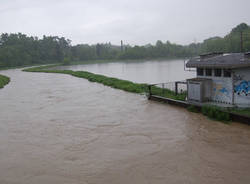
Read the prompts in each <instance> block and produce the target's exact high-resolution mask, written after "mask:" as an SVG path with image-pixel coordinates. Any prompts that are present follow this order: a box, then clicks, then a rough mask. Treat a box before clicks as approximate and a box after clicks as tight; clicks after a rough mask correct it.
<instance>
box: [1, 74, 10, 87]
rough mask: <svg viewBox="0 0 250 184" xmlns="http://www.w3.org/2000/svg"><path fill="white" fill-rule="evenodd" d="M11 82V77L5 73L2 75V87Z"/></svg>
mask: <svg viewBox="0 0 250 184" xmlns="http://www.w3.org/2000/svg"><path fill="white" fill-rule="evenodd" d="M9 82H10V78H9V77H7V76H4V75H0V88H3V87H4V86H5V85H6V84H8V83H9Z"/></svg>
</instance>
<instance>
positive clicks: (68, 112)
mask: <svg viewBox="0 0 250 184" xmlns="http://www.w3.org/2000/svg"><path fill="white" fill-rule="evenodd" d="M0 73H1V74H4V75H7V76H9V77H11V82H10V83H9V84H8V85H7V86H6V87H5V88H3V89H0V183H1V184H2V183H3V184H45V183H46V184H55V183H60V184H106V183H107V184H118V183H119V184H149V183H150V184H166V183H171V184H172V183H176V184H179V183H190V184H196V183H197V184H200V183H203V184H206V183H207V184H211V183H218V184H222V183H226V184H235V183H241V184H248V183H250V175H249V172H250V127H249V126H247V125H242V124H239V123H232V124H230V125H226V124H223V123H220V122H216V121H212V120H209V119H207V118H206V117H204V116H202V115H201V114H195V113H191V112H188V111H187V110H185V109H183V108H179V107H175V106H170V105H166V104H161V103H157V102H152V101H148V100H147V99H146V98H145V97H144V96H142V95H137V94H131V93H127V92H123V91H121V90H116V89H112V88H109V87H105V86H103V85H101V84H97V83H90V82H88V81H87V80H85V79H81V78H76V77H72V76H69V75H63V74H47V73H27V72H22V71H20V70H8V71H1V72H0Z"/></svg>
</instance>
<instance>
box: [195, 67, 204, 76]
mask: <svg viewBox="0 0 250 184" xmlns="http://www.w3.org/2000/svg"><path fill="white" fill-rule="evenodd" d="M201 71H202V72H201ZM196 73H197V76H204V68H197V71H196ZM201 73H202V75H200V74H201Z"/></svg>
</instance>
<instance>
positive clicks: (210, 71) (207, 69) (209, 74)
mask: <svg viewBox="0 0 250 184" xmlns="http://www.w3.org/2000/svg"><path fill="white" fill-rule="evenodd" d="M206 76H212V69H210V68H206Z"/></svg>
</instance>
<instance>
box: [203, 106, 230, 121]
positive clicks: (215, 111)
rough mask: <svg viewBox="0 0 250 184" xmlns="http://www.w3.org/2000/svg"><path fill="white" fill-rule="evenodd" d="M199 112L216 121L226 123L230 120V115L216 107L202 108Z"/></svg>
mask: <svg viewBox="0 0 250 184" xmlns="http://www.w3.org/2000/svg"><path fill="white" fill-rule="evenodd" d="M201 112H202V114H204V115H205V116H208V117H209V118H211V119H215V120H218V121H223V122H228V121H230V120H231V117H230V114H229V113H228V112H225V111H223V110H222V109H221V108H219V107H216V106H203V107H202V109H201Z"/></svg>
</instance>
